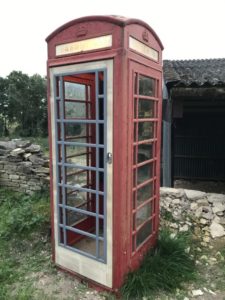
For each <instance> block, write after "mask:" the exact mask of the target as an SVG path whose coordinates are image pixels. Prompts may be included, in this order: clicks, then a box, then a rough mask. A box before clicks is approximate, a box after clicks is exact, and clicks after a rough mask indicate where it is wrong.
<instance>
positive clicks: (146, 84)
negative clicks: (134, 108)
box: [139, 75, 155, 97]
mask: <svg viewBox="0 0 225 300" xmlns="http://www.w3.org/2000/svg"><path fill="white" fill-rule="evenodd" d="M139 95H143V96H152V97H154V96H155V79H153V78H151V77H146V76H141V75H140V76H139Z"/></svg>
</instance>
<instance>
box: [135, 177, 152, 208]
mask: <svg viewBox="0 0 225 300" xmlns="http://www.w3.org/2000/svg"><path fill="white" fill-rule="evenodd" d="M152 196H153V184H152V182H150V183H148V184H147V185H145V186H143V187H142V188H140V189H138V191H137V203H138V205H140V204H141V203H143V202H144V201H146V200H148V199H150V198H151V197H152Z"/></svg>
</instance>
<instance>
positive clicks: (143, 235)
mask: <svg viewBox="0 0 225 300" xmlns="http://www.w3.org/2000/svg"><path fill="white" fill-rule="evenodd" d="M151 233H152V221H148V222H147V223H146V224H145V225H144V226H143V227H142V228H141V229H140V230H139V231H138V232H137V247H138V246H139V245H140V244H142V243H143V242H144V241H145V240H146V239H147V238H148V237H149V236H150V235H151Z"/></svg>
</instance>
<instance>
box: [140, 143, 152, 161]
mask: <svg viewBox="0 0 225 300" xmlns="http://www.w3.org/2000/svg"><path fill="white" fill-rule="evenodd" d="M152 158H153V144H152V143H146V144H141V145H138V163H141V162H144V161H146V160H149V159H152Z"/></svg>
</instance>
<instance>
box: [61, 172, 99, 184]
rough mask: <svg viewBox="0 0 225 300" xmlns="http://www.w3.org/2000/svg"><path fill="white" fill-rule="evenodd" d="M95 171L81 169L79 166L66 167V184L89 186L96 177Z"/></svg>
mask: <svg viewBox="0 0 225 300" xmlns="http://www.w3.org/2000/svg"><path fill="white" fill-rule="evenodd" d="M91 173H93V174H91ZM94 175H95V172H94V171H92V172H91V171H87V170H81V169H77V168H69V167H65V176H66V184H69V185H75V184H77V185H80V186H81V187H88V186H90V187H91V186H92V185H91V179H92V178H93V177H94Z"/></svg>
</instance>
